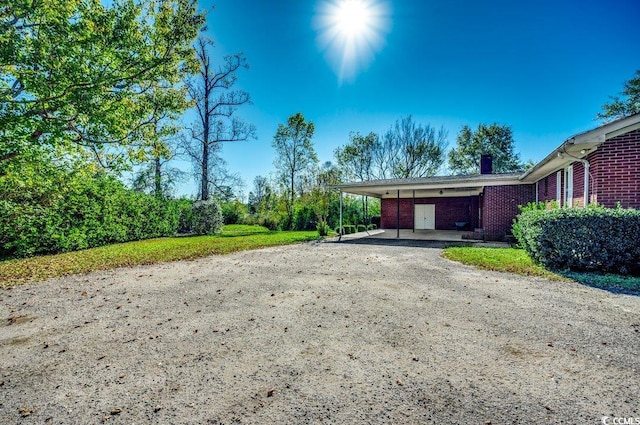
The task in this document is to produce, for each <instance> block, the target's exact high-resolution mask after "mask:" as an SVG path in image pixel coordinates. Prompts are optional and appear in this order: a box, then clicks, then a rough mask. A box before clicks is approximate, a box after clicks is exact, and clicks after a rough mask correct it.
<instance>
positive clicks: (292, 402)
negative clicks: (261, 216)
mask: <svg viewBox="0 0 640 425" xmlns="http://www.w3.org/2000/svg"><path fill="white" fill-rule="evenodd" d="M440 254H441V250H440V249H438V248H427V247H417V246H388V245H366V244H354V243H327V242H325V243H309V244H304V245H295V246H286V247H277V248H269V249H262V250H257V251H249V252H242V253H238V254H233V255H227V256H214V257H210V258H205V259H201V260H197V261H185V262H175V263H168V264H161V265H154V266H141V267H134V268H126V269H118V270H113V271H109V272H101V273H92V274H88V275H80V276H72V277H67V278H64V279H53V280H49V281H46V282H41V283H36V284H28V285H22V286H18V287H15V288H13V289H2V290H0V320H1V321H0V423H2V424H14V423H15V424H31V423H33V424H43V423H46V424H58V423H60V424H74V423H78V424H99V423H114V424H151V423H154V424H155V423H167V424H169V423H171V424H191V423H192V424H207V423H213V424H219V423H222V424H233V423H240V424H287V423H292V424H307V423H309V424H311V423H313V424H315V423H323V424H391V423H392V424H426V423H438V424H448V423H451V424H453V423H456V424H457V423H463V424H466V423H468V424H504V423H523V424H524V423H526V424H530V423H555V424H558V423H567V424H600V423H602V417H603V416H608V417H611V418H614V417H626V418H631V417H633V418H636V417H640V401H639V400H640V397H639V394H640V379H639V377H640V357H639V356H638V348H639V347H640V298H639V297H633V296H628V295H616V294H611V293H609V292H605V291H601V290H597V289H593V288H587V287H583V286H580V285H578V284H574V283H566V282H551V281H547V280H544V279H539V278H523V277H518V276H514V275H511V274H504V273H492V272H485V271H479V270H476V269H474V268H472V267H468V266H463V265H460V264H457V263H454V262H451V261H448V260H445V259H443V258H440Z"/></svg>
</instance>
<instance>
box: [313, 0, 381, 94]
mask: <svg viewBox="0 0 640 425" xmlns="http://www.w3.org/2000/svg"><path fill="white" fill-rule="evenodd" d="M388 9H389V8H388V6H387V4H386V3H385V2H384V1H383V0H325V1H323V2H321V3H320V7H319V9H318V12H317V13H316V16H315V19H314V23H315V26H316V29H317V31H318V43H319V45H320V47H321V48H322V50H323V51H324V52H325V56H326V57H327V59H328V61H329V63H330V64H331V65H332V67H333V68H334V69H335V71H336V73H337V74H338V78H339V80H340V82H341V83H342V82H343V81H345V80H352V79H354V78H355V76H356V75H357V74H358V72H359V71H361V70H363V69H364V68H366V67H367V66H368V65H370V63H371V62H372V61H373V57H374V55H375V53H377V51H378V50H379V49H380V48H381V47H382V45H383V44H384V35H385V34H386V32H387V31H388V27H389V12H388Z"/></svg>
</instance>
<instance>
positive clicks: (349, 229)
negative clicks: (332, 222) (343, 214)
mask: <svg viewBox="0 0 640 425" xmlns="http://www.w3.org/2000/svg"><path fill="white" fill-rule="evenodd" d="M376 228H377V226H376V225H375V224H373V223H371V224H369V225H367V226H365V225H364V224H358V225H357V226H356V225H353V224H345V225H344V226H342V234H343V235H350V234H351V233H357V232H365V231H367V230H375V229H376ZM336 233H337V234H341V232H340V226H338V227H336Z"/></svg>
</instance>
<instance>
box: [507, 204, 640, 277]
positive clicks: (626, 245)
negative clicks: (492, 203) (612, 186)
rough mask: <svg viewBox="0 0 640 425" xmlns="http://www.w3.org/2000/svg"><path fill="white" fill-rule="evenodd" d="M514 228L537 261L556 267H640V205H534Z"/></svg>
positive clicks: (617, 269) (630, 270) (613, 269)
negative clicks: (633, 207)
mask: <svg viewBox="0 0 640 425" xmlns="http://www.w3.org/2000/svg"><path fill="white" fill-rule="evenodd" d="M513 234H514V236H515V237H516V239H517V240H518V242H519V243H520V245H521V246H522V247H523V248H524V249H525V250H526V251H527V252H528V254H529V255H530V256H531V258H533V259H534V260H535V261H537V262H538V263H540V264H542V265H544V266H546V267H548V268H551V269H556V270H563V269H564V270H566V269H570V270H584V271H604V272H617V273H622V274H627V273H638V272H640V237H639V235H640V211H639V210H635V209H622V208H616V209H607V208H604V207H589V208H556V209H549V210H547V209H544V208H543V209H541V207H539V206H535V205H530V206H528V207H525V208H523V209H522V212H521V214H520V215H518V217H516V223H515V224H514V227H513Z"/></svg>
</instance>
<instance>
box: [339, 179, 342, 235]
mask: <svg viewBox="0 0 640 425" xmlns="http://www.w3.org/2000/svg"><path fill="white" fill-rule="evenodd" d="M341 240H342V189H340V224H339V227H338V242H340V241H341Z"/></svg>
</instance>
